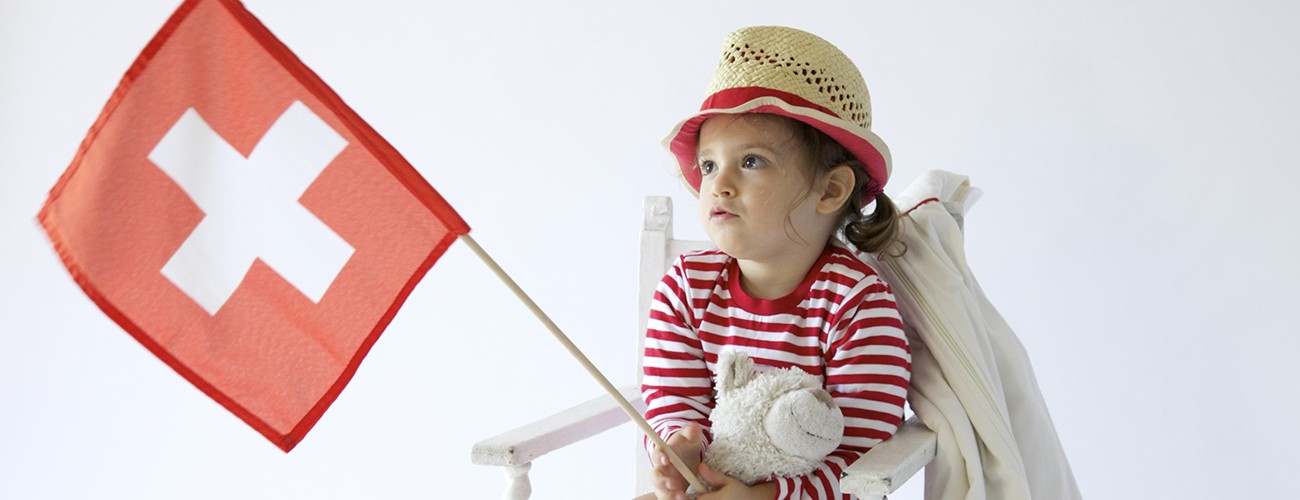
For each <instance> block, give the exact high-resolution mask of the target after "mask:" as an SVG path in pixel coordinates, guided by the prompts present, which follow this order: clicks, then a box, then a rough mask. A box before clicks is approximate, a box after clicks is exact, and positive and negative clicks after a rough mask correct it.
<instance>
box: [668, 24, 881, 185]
mask: <svg viewBox="0 0 1300 500" xmlns="http://www.w3.org/2000/svg"><path fill="white" fill-rule="evenodd" d="M708 92H709V95H708V97H707V98H706V99H705V100H704V104H703V105H701V106H700V111H699V112H697V113H695V114H694V115H692V116H690V117H688V118H686V119H685V120H682V121H681V122H679V123H678V124H677V126H676V127H674V128H673V130H672V131H671V132H669V134H668V136H667V137H665V138H664V141H663V142H664V147H666V148H668V150H669V152H671V153H672V154H673V156H675V157H676V158H677V164H678V167H679V168H680V174H681V177H682V180H683V181H684V182H685V183H686V185H687V186H689V187H690V188H691V189H692V190H693V191H695V192H696V194H698V193H699V189H700V181H701V176H700V172H699V170H698V169H697V168H696V166H695V149H696V147H697V145H698V140H699V132H700V127H701V126H702V125H703V124H704V121H705V120H708V119H709V118H710V117H712V116H715V115H719V114H743V113H769V114H775V115H781V116H785V117H787V118H791V119H794V120H798V121H801V122H804V123H806V124H808V125H810V126H812V127H814V128H816V129H817V130H820V131H821V132H823V133H825V134H826V135H828V136H830V138H831V139H834V140H835V141H836V142H838V143H840V144H841V145H843V146H844V147H845V148H846V149H848V151H849V152H850V153H852V154H853V156H854V157H855V158H857V159H858V161H859V162H861V163H862V166H863V168H864V169H865V171H866V172H865V173H866V176H867V186H866V189H864V190H863V192H862V198H863V203H864V205H865V204H866V203H869V202H870V201H871V200H872V199H874V197H875V194H876V193H879V192H881V191H882V190H883V189H884V185H885V183H886V182H887V181H888V180H889V172H890V169H891V168H890V163H891V162H890V157H889V148H888V147H887V146H886V145H885V142H884V141H882V140H881V139H880V137H878V136H876V134H874V133H872V132H871V97H870V95H869V94H868V93H867V84H866V82H865V81H863V79H862V73H860V72H858V68H857V66H854V65H853V61H851V60H849V58H848V57H847V56H845V55H844V53H843V52H840V49H838V48H836V47H835V46H834V45H831V43H830V42H827V41H826V40H823V39H821V38H820V37H818V36H816V35H813V34H811V33H807V32H804V31H800V30H797V29H793V28H785V27H780V26H753V27H749V28H741V29H739V30H736V31H733V32H732V33H730V34H728V35H727V37H726V39H724V40H723V42H722V58H721V60H720V61H718V67H717V69H716V70H715V71H714V73H713V79H712V80H711V81H710V82H709V89H708Z"/></svg>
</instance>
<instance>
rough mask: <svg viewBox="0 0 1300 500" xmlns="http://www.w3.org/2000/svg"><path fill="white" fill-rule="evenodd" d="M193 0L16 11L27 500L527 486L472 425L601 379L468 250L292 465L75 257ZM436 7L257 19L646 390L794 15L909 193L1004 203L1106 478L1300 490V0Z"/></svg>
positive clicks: (356, 494) (981, 267)
mask: <svg viewBox="0 0 1300 500" xmlns="http://www.w3.org/2000/svg"><path fill="white" fill-rule="evenodd" d="M178 3H179V2H178V1H175V0H149V1H145V0H136V1H120V2H92V1H80V2H71V1H35V0H5V1H4V2H3V3H0V145H2V147H0V242H2V244H0V252H3V254H2V257H3V258H2V259H0V318H2V319H3V323H0V324H2V325H3V326H0V329H2V330H0V498H5V499H11V498H12V499H29V498H32V499H43V498H135V499H152V498H159V499H172V498H223V499H225V498H306V499H318V498H321V499H323V498H339V499H351V498H496V497H497V496H498V495H499V489H500V488H501V486H502V484H503V482H502V480H501V479H500V478H501V473H500V471H498V470H495V469H493V468H488V467H480V466H475V465H472V464H470V462H469V450H470V447H471V445H472V444H473V443H474V442H476V441H478V440H480V439H484V438H487V437H489V436H491V435H493V434H495V433H498V432H501V431H504V430H507V429H510V428H512V427H514V426H517V425H520V424H523V423H525V422H528V421H530V420H532V419H535V418H538V417H541V416H544V415H547V414H550V413H552V412H555V411H558V410H561V409H563V408H566V407H568V406H571V405H573V404H576V403H578V402H581V401H585V400H586V399H588V398H590V397H592V396H595V395H596V394H597V393H598V392H599V388H598V387H597V385H596V384H595V383H594V382H592V381H591V380H590V379H589V378H588V376H587V375H586V373H585V372H583V371H582V370H581V368H580V367H579V366H578V365H577V363H575V362H573V361H571V360H570V359H569V358H568V357H567V355H566V354H565V353H564V351H563V350H562V349H561V348H560V347H559V345H558V344H557V343H556V342H555V341H554V340H553V339H551V337H550V336H549V335H548V334H547V333H545V331H544V330H542V329H541V327H540V325H539V324H538V323H537V321H536V320H534V319H533V318H532V317H531V316H529V314H528V313H527V311H526V310H525V309H524V308H523V307H522V306H520V305H519V304H517V303H516V302H515V299H514V298H513V297H512V296H511V295H510V294H509V292H508V291H507V290H506V289H505V287H504V286H502V285H501V284H500V283H499V282H497V281H496V280H495V278H494V277H493V275H492V274H491V273H490V272H489V271H488V270H487V268H486V267H484V266H483V265H482V264H481V263H479V262H478V261H477V260H475V258H474V257H473V255H472V254H471V253H470V252H469V250H468V249H467V248H466V247H465V246H463V245H461V244H457V245H455V246H453V247H452V248H451V250H450V251H449V252H448V253H447V255H446V256H445V257H443V259H442V260H441V261H440V262H439V263H438V264H437V265H436V266H434V268H433V269H432V270H431V271H430V272H429V274H428V276H427V277H426V278H425V279H424V281H423V282H422V283H421V284H420V286H419V287H417V288H416V289H415V291H414V293H412V294H411V296H410V298H409V300H408V302H407V304H406V307H405V308H404V309H403V310H402V311H401V312H400V313H399V314H398V315H397V317H396V319H395V320H394V321H393V323H392V326H391V327H390V328H389V329H388V331H387V332H386V333H385V334H384V336H383V337H382V338H381V339H380V340H379V342H378V343H377V344H376V345H375V347H374V350H373V351H372V352H371V354H370V356H369V357H368V358H367V359H366V361H365V362H364V363H363V364H362V365H361V368H360V370H359V371H358V372H357V375H356V378H355V379H354V380H353V381H352V383H351V385H350V386H349V387H348V388H347V389H346V390H345V391H344V392H343V394H342V395H341V396H340V397H339V399H338V401H337V402H336V403H335V404H334V406H333V407H332V408H331V409H330V410H329V412H327V413H326V414H325V416H324V418H322V419H321V420H320V422H319V424H318V425H317V426H316V428H315V429H314V430H313V431H312V432H311V433H310V434H309V435H308V436H307V438H306V440H305V441H304V442H303V443H302V444H301V445H299V446H298V448H297V449H296V450H294V451H293V452H292V453H291V454H288V455H285V454H284V453H281V452H280V451H279V450H278V449H277V448H275V447H274V446H273V445H271V444H270V443H269V442H267V441H266V440H265V439H264V438H262V436H261V435H259V434H258V433H256V432H254V431H253V430H252V429H251V428H249V427H248V426H246V425H245V424H244V423H243V422H241V421H240V420H238V419H237V418H235V417H234V416H233V415H231V414H229V413H228V412H226V411H225V410H224V409H222V408H221V407H220V406H218V405H217V404H216V403H214V402H212V401H211V400H209V399H208V398H207V397H206V396H204V395H203V394H202V393H200V392H199V391H198V390H197V389H194V388H193V387H192V386H190V385H189V384H188V383H186V382H185V381H184V380H183V379H181V378H180V377H179V376H177V375H176V374H175V373H173V372H172V371H171V370H170V369H169V368H168V367H167V366H165V365H164V364H163V363H161V362H160V361H158V360H157V359H155V358H154V357H153V356H152V355H151V354H149V353H148V352H147V351H146V350H145V349H144V348H142V347H141V346H140V345H139V344H138V343H137V342H136V341H135V340H133V339H132V338H131V337H130V336H129V335H127V334H126V333H124V332H123V331H121V330H120V329H119V328H118V327H117V326H116V325H115V324H114V323H112V322H111V321H110V320H108V319H107V317H106V316H105V315H104V314H103V313H102V312H100V311H99V309H97V308H96V307H95V306H94V304H92V303H91V302H90V301H89V300H88V299H87V298H86V297H85V295H84V294H83V293H82V292H81V290H80V289H79V288H78V287H77V286H76V285H75V284H74V283H73V281H72V280H71V279H70V278H69V277H68V274H67V272H66V271H65V269H64V268H63V266H62V264H61V263H60V262H59V261H58V259H57V258H56V256H55V254H54V252H53V251H52V250H51V248H50V245H49V243H48V241H47V240H46V238H45V237H44V235H43V233H42V232H41V231H40V230H39V229H38V227H37V225H36V223H35V221H34V217H35V215H36V213H37V211H38V210H39V208H40V205H41V203H43V201H44V199H45V196H46V194H47V192H48V190H49V188H50V187H51V186H53V185H54V182H55V180H56V179H57V178H58V176H59V175H60V173H61V172H62V171H63V170H64V168H66V166H67V164H68V162H69V161H70V160H71V158H72V156H73V154H74V153H75V152H76V149H77V146H78V144H79V143H80V141H81V139H82V137H83V136H84V134H85V133H86V131H87V129H88V128H89V127H90V125H91V123H92V122H93V121H94V120H95V118H96V116H98V114H99V112H100V109H101V107H102V106H103V104H104V102H105V101H106V100H107V99H108V96H109V94H110V93H111V92H112V90H113V89H114V88H115V86H116V85H117V82H118V80H119V78H120V77H121V75H122V73H123V72H124V71H125V70H126V69H127V67H128V66H129V65H130V64H131V62H132V61H133V60H134V59H135V57H136V55H137V54H138V53H139V51H140V50H141V49H142V48H143V47H144V45H145V43H146V42H147V41H148V40H149V39H150V38H151V37H152V36H153V34H154V33H155V31H156V30H157V29H158V28H159V27H160V26H161V25H162V23H163V21H164V20H166V18H167V17H168V16H169V15H170V14H171V11H172V10H173V9H174V8H175V7H176V5H178ZM434 3H436V2H428V3H424V2H421V3H416V2H402V1H397V0H387V1H379V0H375V1H367V2H360V1H355V0H349V1H338V0H334V1H305V0H292V1H290V0H249V1H248V2H247V5H248V7H249V9H250V10H251V11H252V12H253V13H254V14H255V15H257V16H259V17H260V18H261V19H262V21H263V22H265V23H266V24H267V25H268V26H269V27H270V28H271V30H272V31H273V32H275V33H276V34H277V35H278V36H279V37H280V38H281V39H282V40H283V41H284V42H285V43H286V44H287V45H288V46H289V47H290V48H291V49H293V50H294V51H295V52H296V53H297V54H298V55H299V56H300V57H301V58H302V60H303V61H304V62H306V63H307V64H308V65H309V66H310V67H312V68H313V69H314V70H315V71H316V72H317V73H318V74H320V76H321V77H322V78H323V79H324V80H325V81H326V82H327V83H329V84H330V85H331V86H332V87H333V88H334V89H335V90H336V91H337V92H338V93H339V94H340V95H341V96H342V97H343V98H344V99H345V100H346V101H347V102H348V103H349V104H350V105H351V106H352V107H353V108H354V109H356V111H357V112H358V113H359V114H360V115H361V116H362V117H364V118H365V119H366V120H368V121H369V122H370V124H371V125H373V126H374V128H375V129H376V130H378V131H379V132H380V133H381V134H383V135H384V136H385V137H386V138H387V139H388V140H389V141H390V142H392V143H393V144H394V145H395V146H396V147H397V148H398V150H400V151H402V153H403V154H404V155H405V156H406V157H407V158H408V159H409V160H410V161H411V163H413V164H414V165H416V166H417V168H419V170H420V171H421V172H422V173H423V174H424V175H425V177H427V178H428V179H429V181H430V182H431V183H432V184H433V185H434V186H435V187H436V188H437V189H438V190H439V191H440V192H441V193H442V194H443V196H445V197H446V198H447V199H448V200H449V201H450V202H451V204H452V205H453V206H454V207H456V209H457V210H458V211H459V212H460V213H461V215H462V216H463V217H464V218H465V219H466V220H467V221H469V223H470V225H471V226H473V227H474V228H475V229H474V235H475V237H476V238H477V239H478V240H479V242H480V243H481V244H483V246H484V247H486V248H487V249H488V251H489V252H491V253H492V254H493V255H494V256H495V257H496V258H497V259H498V260H499V261H500V262H501V264H502V265H503V266H504V267H505V268H506V269H507V270H508V271H510V272H511V273H512V274H513V275H514V276H515V278H516V279H517V280H518V281H519V282H520V284H521V285H522V286H523V287H524V288H525V289H526V290H528V291H530V292H531V293H532V294H533V295H534V297H535V298H536V299H537V301H538V302H539V303H540V304H541V306H542V307H543V308H544V309H545V310H546V311H548V312H549V313H550V314H551V315H552V317H553V318H554V319H555V320H556V322H557V323H559V324H560V325H561V326H562V327H564V328H565V329H566V330H567V331H568V333H569V335H570V336H571V337H572V338H573V339H574V340H575V341H576V342H577V343H578V344H579V346H581V347H582V348H583V349H584V350H585V351H586V352H587V353H588V355H590V357H591V358H592V359H593V360H594V361H595V362H596V364H597V365H599V366H600V367H601V368H602V369H603V370H604V371H605V372H606V373H608V374H609V376H610V377H611V378H612V379H613V380H614V382H615V383H616V384H620V385H621V384H625V383H630V382H632V381H633V380H634V375H635V374H634V372H635V369H634V367H635V355H636V353H635V352H634V351H635V347H634V346H635V340H634V339H635V335H636V333H635V332H634V330H635V324H636V318H635V312H634V310H635V300H636V298H635V297H636V296H635V291H634V287H635V284H634V283H635V275H636V245H637V234H638V228H639V224H640V221H641V208H640V207H641V199H642V197H643V196H645V195H650V194H670V195H672V196H673V197H674V199H675V201H676V204H677V210H678V217H677V224H676V227H677V229H678V233H679V234H681V235H684V236H687V237H695V238H702V237H703V233H702V231H701V230H700V229H699V224H698V222H697V221H696V219H695V217H694V215H693V213H694V212H693V209H694V200H693V198H692V197H691V196H690V195H689V194H688V193H687V192H686V191H685V190H684V189H683V188H681V187H680V186H679V184H678V181H677V180H676V179H675V178H674V177H673V176H672V175H671V173H670V168H671V163H670V158H669V156H668V155H667V154H666V153H664V152H663V151H662V150H661V149H660V147H659V145H658V140H659V139H660V137H661V136H662V135H663V134H664V133H665V132H666V131H667V130H668V129H669V127H670V126H671V125H672V124H673V123H674V122H675V121H676V120H678V119H680V118H682V117H683V116H685V115H686V114H687V113H689V112H690V111H692V110H693V109H695V108H696V106H698V104H699V102H700V100H701V99H702V98H703V97H704V95H703V89H704V87H705V85H706V83H707V80H708V77H709V74H710V73H711V71H712V68H713V66H714V64H715V62H716V57H717V54H718V47H719V45H720V43H721V40H722V37H723V35H724V34H725V33H727V32H728V31H730V30H732V29H734V28H737V27H740V26H744V25H751V24H783V25H789V26H794V27H799V28H802V29H806V30H809V31H812V32H814V33H818V34H819V35H821V36H823V37H824V38H827V39H828V40H830V41H832V42H833V43H835V44H837V45H839V46H840V47H841V48H842V49H843V50H844V51H845V52H846V53H848V54H849V55H850V57H852V58H853V59H854V60H855V61H856V62H857V63H858V65H859V66H860V68H861V69H862V72H863V74H864V76H865V77H866V80H867V82H868V85H869V86H870V88H871V92H872V97H873V98H874V99H873V104H874V106H875V112H876V113H875V114H876V118H875V131H876V132H877V133H879V134H880V135H881V136H882V137H883V138H884V139H885V141H887V142H888V143H889V145H890V146H891V148H892V150H893V157H894V177H893V180H892V181H891V183H890V186H889V189H888V190H889V191H890V192H898V191H899V190H901V189H902V187H903V186H905V185H907V184H908V183H910V182H911V181H912V180H913V179H915V178H916V176H917V175H918V174H919V173H920V172H922V171H924V170H927V169H932V168H942V169H947V170H952V171H956V172H961V173H964V174H967V175H969V176H970V177H971V178H972V179H973V182H974V183H975V184H976V185H977V186H979V187H981V188H982V189H984V191H985V193H986V194H985V198H984V199H983V200H982V201H981V202H980V203H979V204H978V205H977V206H976V208H975V210H974V211H973V212H972V213H971V215H970V217H969V219H968V222H967V231H968V235H969V236H968V241H967V245H968V248H969V253H970V262H971V265H972V267H973V268H974V270H975V272H976V274H977V276H979V277H980V279H981V283H982V284H983V286H984V288H985V291H986V292H987V293H988V295H989V297H990V299H991V300H992V301H993V302H994V304H996V305H997V306H998V307H999V308H1000V309H1001V311H1002V313H1003V314H1004V316H1006V317H1007V319H1008V320H1009V321H1010V323H1011V324H1012V326H1013V327H1014V328H1016V330H1017V331H1018V333H1019V335H1020V337H1021V339H1022V340H1023V342H1024V344H1025V345H1026V347H1027V348H1028V350H1029V353H1030V355H1031V357H1032V359H1033V361H1034V363H1035V367H1036V369H1037V373H1038V377H1039V382H1040V384H1041V386H1042V388H1043V391H1044V393H1045V396H1046V399H1047V401H1048V404H1049V406H1050V408H1051V411H1052V414H1053V417H1054V418H1055V421H1056V425H1057V428H1058V429H1059V432H1060V435H1061V439H1062V441H1063V443H1064V446H1065V449H1066V451H1067V453H1068V454H1069V456H1070V460H1071V463H1072V465H1073V467H1074V471H1075V474H1076V475H1077V477H1078V480H1079V483H1080V485H1081V488H1082V490H1083V492H1084V494H1085V495H1086V496H1087V497H1088V498H1094V499H1113V498H1134V499H1148V498H1205V499H1211V498H1213V499H1219V498H1297V497H1300V483H1297V482H1296V481H1294V480H1293V479H1292V478H1293V477H1294V470H1295V468H1296V467H1297V466H1300V433H1297V432H1296V431H1295V430H1294V427H1295V422H1296V421H1297V419H1298V418H1300V398H1298V397H1297V392H1300V391H1298V390H1297V388H1296V385H1295V382H1296V381H1297V379H1298V378H1300V369H1298V368H1296V367H1297V366H1300V363H1297V362H1296V359H1295V358H1296V357H1297V351H1300V340H1297V334H1298V333H1300V307H1297V306H1298V304H1297V302H1298V301H1300V266H1298V265H1296V264H1295V262H1294V259H1295V258H1296V256H1297V255H1300V237H1298V236H1297V230H1300V218H1297V217H1296V216H1295V215H1293V213H1294V211H1295V210H1296V201H1295V193H1296V189H1297V187H1298V186H1300V170H1298V168H1297V167H1300V161H1298V160H1300V154H1298V153H1297V152H1296V145H1297V143H1298V142H1300V141H1297V139H1298V137H1297V136H1298V135H1300V134H1297V132H1300V126H1297V124H1296V123H1297V119H1300V53H1298V52H1300V50H1297V49H1298V48H1300V30H1297V29H1296V26H1297V25H1300V4H1297V3H1295V2H1283V1H1276V2H1269V1H1242V2H1180V1H1164V2H1154V1H1148V2H1132V1H1124V0H1104V1H1091V2H1070V3H1068V4H1062V3H1060V2H1032V1H1022V2H1001V3H990V2H985V3H979V4H974V5H972V4H968V3H958V2H943V3H935V2H907V5H899V4H900V2H877V1H868V2H862V1H844V2H828V3H824V4H819V5H817V6H815V7H796V6H794V5H795V3H793V2H791V3H790V4H783V3H777V2H737V1H728V2H675V1H670V2H646V3H645V5H644V6H624V3H623V2H597V1H588V2H513V3H499V2H458V3H455V4H451V5H438V6H434V5H433V4H434ZM1049 3H1050V4H1052V5H1047V4H1049ZM802 4H803V3H800V5H802ZM579 263H580V264H579ZM632 433H633V430H632V428H631V427H630V426H624V427H621V428H619V429H618V430H616V431H614V432H611V433H607V434H606V435H603V436H601V437H600V438H598V439H595V440H593V441H590V442H588V443H584V444H582V445H580V446H577V447H575V448H572V449H567V450H564V451H561V452H557V453H554V454H552V455H548V456H546V457H544V458H543V459H541V460H539V461H538V462H537V463H536V464H535V467H534V469H533V476H534V478H533V482H534V487H535V491H536V495H535V496H534V498H538V499H572V498H602V499H603V498H625V497H628V496H630V494H631V491H630V485H631V483H632V478H631V474H632V472H631V458H632V453H633V451H632V447H633V445H632V444H631V442H632V440H633V438H632V437H631V435H632ZM917 484H919V482H914V484H913V486H916V485H917ZM895 498H903V499H914V498H919V493H918V492H917V488H915V487H913V488H909V490H908V491H907V492H906V493H904V494H900V495H897V496H896V497H895Z"/></svg>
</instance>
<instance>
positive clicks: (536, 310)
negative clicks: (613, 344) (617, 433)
mask: <svg viewBox="0 0 1300 500" xmlns="http://www.w3.org/2000/svg"><path fill="white" fill-rule="evenodd" d="M460 240H461V241H464V242H465V244H466V245H469V247H470V249H471V250H474V254H475V255H478V258H479V259H481V260H482V261H483V263H485V264H487V266H488V267H489V268H491V269H492V272H494V273H496V275H497V277H498V278H501V281H502V282H504V283H505V284H506V287H508V288H510V291H511V292H514V294H515V297H518V298H519V300H520V301H521V302H523V303H524V305H525V306H527V307H528V310H530V311H532V312H533V315H534V316H537V319H539V320H541V321H542V324H544V325H546V329H548V330H550V331H551V335H554V336H555V340H558V341H560V344H563V345H564V348H565V349H567V350H568V351H569V354H571V355H573V357H574V359H577V360H578V363H581V364H582V367H583V368H586V369H587V373H589V374H591V376H592V378H595V379H596V381H597V382H599V383H600V386H601V387H603V388H605V392H608V393H609V396H610V397H612V398H614V401H615V402H617V403H618V405H619V406H620V407H622V408H623V412H624V413H627V416H628V417H629V418H631V419H632V421H633V422H635V423H636V425H637V427H640V428H641V432H642V433H643V434H645V435H646V436H648V437H649V438H650V439H652V440H654V442H655V446H656V447H658V448H659V449H660V450H662V451H663V452H664V453H665V454H667V455H668V460H669V461H671V462H672V464H673V467H675V468H676V469H677V472H680V473H681V474H682V477H684V478H686V481H687V482H689V483H691V487H693V488H695V491H697V492H701V493H703V492H706V491H711V490H712V488H709V487H707V486H705V485H704V481H702V480H701V479H700V478H699V476H696V475H695V471H692V470H690V467H687V466H686V462H683V461H682V459H681V457H679V456H677V453H676V452H674V451H673V449H672V448H670V447H668V443H665V442H664V439H663V438H662V437H659V433H657V432H655V431H654V429H652V428H651V427H650V424H649V423H648V422H646V421H645V417H642V416H641V413H640V412H638V411H636V408H633V407H632V404H631V403H628V402H627V400H625V399H623V396H622V395H620V394H619V392H618V389H617V388H615V387H614V384H611V383H610V382H609V379H608V378H605V374H603V373H601V372H600V370H599V369H597V368H596V365H593V364H592V363H591V360H589V359H587V355H586V354H583V353H582V350H581V349H578V346H576V345H574V344H573V341H571V340H569V337H568V336H567V335H565V334H564V332H562V331H560V327H559V326H556V324H555V322H554V321H551V318H550V317H549V316H547V315H546V313H545V312H543V311H542V308H540V307H538V306H537V303H536V302H533V299H532V298H531V297H529V296H528V294H527V293H524V291H523V289H521V288H519V285H518V284H516V283H515V280H514V279H513V278H511V277H510V275H508V274H506V272H505V270H503V269H501V266H499V265H497V262H496V261H495V260H493V259H492V257H491V256H490V255H488V254H487V252H485V251H483V247H480V246H479V245H478V242H476V241H474V238H473V237H471V236H470V235H469V234H468V233H466V234H462V235H460Z"/></svg>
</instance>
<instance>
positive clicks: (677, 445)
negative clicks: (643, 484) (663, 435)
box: [650, 423, 704, 500]
mask: <svg viewBox="0 0 1300 500" xmlns="http://www.w3.org/2000/svg"><path fill="white" fill-rule="evenodd" d="M703 445H704V431H703V430H702V429H700V425H699V424H696V423H691V425H690V426H687V427H686V428H685V429H682V430H680V431H678V432H677V434H673V437H671V438H668V447H669V448H672V449H673V451H674V452H676V453H677V456H678V457H681V459H682V461H683V462H686V467H687V468H688V469H690V470H695V469H696V468H698V467H699V466H700V454H701V453H700V452H701V450H702V449H703ZM650 460H651V463H652V464H653V465H654V469H653V470H652V471H651V472H650V481H651V482H652V483H654V486H655V498H657V499H658V500H685V499H686V487H687V486H689V485H690V483H688V482H687V481H686V478H684V477H682V474H681V473H680V472H678V471H677V468H676V467H673V464H672V461H670V460H669V459H668V454H667V453H664V452H662V451H660V450H658V449H656V450H655V451H654V453H652V454H651V455H650Z"/></svg>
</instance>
